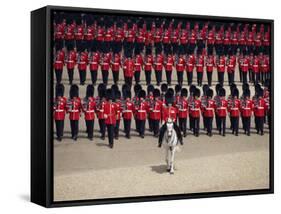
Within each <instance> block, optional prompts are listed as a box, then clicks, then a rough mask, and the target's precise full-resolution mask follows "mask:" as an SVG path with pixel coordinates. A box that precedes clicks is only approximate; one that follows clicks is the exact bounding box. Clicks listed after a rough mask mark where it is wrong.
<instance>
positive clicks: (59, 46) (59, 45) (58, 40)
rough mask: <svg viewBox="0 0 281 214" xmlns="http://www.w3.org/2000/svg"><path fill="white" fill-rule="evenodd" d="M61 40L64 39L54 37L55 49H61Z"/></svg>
mask: <svg viewBox="0 0 281 214" xmlns="http://www.w3.org/2000/svg"><path fill="white" fill-rule="evenodd" d="M63 41H64V40H63V39H56V40H55V48H56V50H61V49H62V48H63V46H64V44H63Z"/></svg>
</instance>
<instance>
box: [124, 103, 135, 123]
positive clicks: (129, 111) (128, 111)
mask: <svg viewBox="0 0 281 214" xmlns="http://www.w3.org/2000/svg"><path fill="white" fill-rule="evenodd" d="M133 111H134V104H133V102H131V100H130V99H127V100H126V102H125V107H124V109H122V116H123V118H124V120H131V119H132V116H133Z"/></svg>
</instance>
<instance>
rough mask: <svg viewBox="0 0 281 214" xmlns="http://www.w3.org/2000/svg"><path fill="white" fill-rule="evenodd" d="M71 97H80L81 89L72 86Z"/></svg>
mask: <svg viewBox="0 0 281 214" xmlns="http://www.w3.org/2000/svg"><path fill="white" fill-rule="evenodd" d="M69 96H70V98H73V97H79V87H78V86H77V85H75V84H74V85H71V87H70V90H69Z"/></svg>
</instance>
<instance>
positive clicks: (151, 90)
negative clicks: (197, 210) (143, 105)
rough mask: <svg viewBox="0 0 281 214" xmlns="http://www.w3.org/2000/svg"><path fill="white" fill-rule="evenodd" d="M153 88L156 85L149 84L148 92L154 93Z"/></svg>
mask: <svg viewBox="0 0 281 214" xmlns="http://www.w3.org/2000/svg"><path fill="white" fill-rule="evenodd" d="M153 90H154V86H153V85H148V86H147V89H146V92H147V94H149V93H153Z"/></svg>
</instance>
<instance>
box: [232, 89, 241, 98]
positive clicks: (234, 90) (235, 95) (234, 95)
mask: <svg viewBox="0 0 281 214" xmlns="http://www.w3.org/2000/svg"><path fill="white" fill-rule="evenodd" d="M232 96H233V97H239V90H238V88H234V89H233V91H232Z"/></svg>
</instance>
